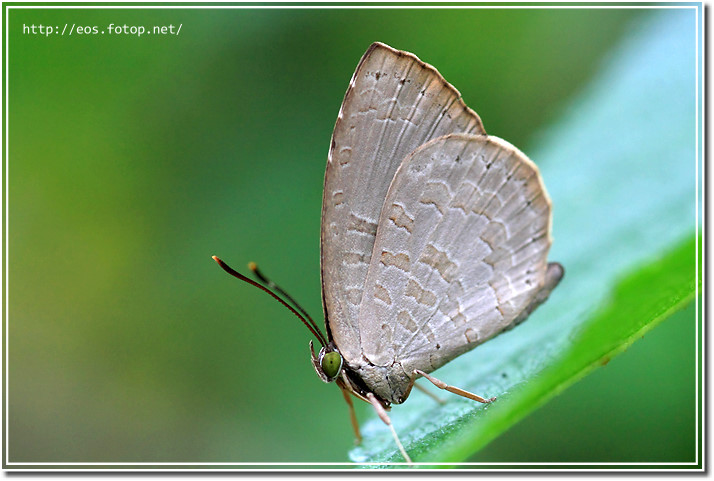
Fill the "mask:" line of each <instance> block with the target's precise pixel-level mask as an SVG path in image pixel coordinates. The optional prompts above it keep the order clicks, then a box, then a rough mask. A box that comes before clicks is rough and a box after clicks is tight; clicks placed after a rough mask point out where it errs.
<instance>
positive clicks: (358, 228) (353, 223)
mask: <svg viewBox="0 0 714 481" xmlns="http://www.w3.org/2000/svg"><path fill="white" fill-rule="evenodd" d="M347 230H350V231H353V232H359V233H361V234H369V235H371V236H374V235H375V234H377V223H376V222H372V221H371V220H369V219H363V218H361V217H359V216H357V215H356V214H355V213H353V212H352V213H350V219H349V224H348V225H347Z"/></svg>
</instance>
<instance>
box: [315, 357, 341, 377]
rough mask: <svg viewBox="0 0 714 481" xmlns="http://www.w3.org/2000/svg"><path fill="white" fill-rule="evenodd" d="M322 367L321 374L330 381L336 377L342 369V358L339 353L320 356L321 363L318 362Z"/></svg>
mask: <svg viewBox="0 0 714 481" xmlns="http://www.w3.org/2000/svg"><path fill="white" fill-rule="evenodd" d="M320 365H321V366H322V372H324V373H325V376H327V377H328V378H329V379H330V380H332V379H334V378H336V377H337V375H338V374H339V373H340V369H342V356H341V355H340V353H339V352H335V351H332V352H328V353H326V354H325V355H324V356H322V361H321V362H320Z"/></svg>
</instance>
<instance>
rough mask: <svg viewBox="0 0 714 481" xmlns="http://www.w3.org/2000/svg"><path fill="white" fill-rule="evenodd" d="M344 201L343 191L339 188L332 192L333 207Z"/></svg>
mask: <svg viewBox="0 0 714 481" xmlns="http://www.w3.org/2000/svg"><path fill="white" fill-rule="evenodd" d="M344 201H345V193H344V192H343V191H341V190H336V191H334V192H333V193H332V203H333V205H334V206H335V207H337V206H338V205H340V204H342V203H343V202H344Z"/></svg>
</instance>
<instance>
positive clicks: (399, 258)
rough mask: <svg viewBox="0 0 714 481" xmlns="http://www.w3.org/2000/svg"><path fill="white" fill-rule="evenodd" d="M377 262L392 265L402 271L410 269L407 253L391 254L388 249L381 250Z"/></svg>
mask: <svg viewBox="0 0 714 481" xmlns="http://www.w3.org/2000/svg"><path fill="white" fill-rule="evenodd" d="M379 262H380V263H382V264H383V265H385V266H393V267H396V268H397V269H401V270H402V271H404V272H409V271H410V260H409V255H407V254H405V253H403V252H399V253H397V254H393V253H391V252H389V251H385V250H383V251H382V255H381V256H380V258H379Z"/></svg>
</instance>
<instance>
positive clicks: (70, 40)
mask: <svg viewBox="0 0 714 481" xmlns="http://www.w3.org/2000/svg"><path fill="white" fill-rule="evenodd" d="M651 15H653V12H652V11H648V10H646V9H645V10H630V9H597V10H591V9H527V10H525V9H524V10H520V9H358V8H344V9H329V10H328V9H207V8H204V9H175V8H168V9H141V10H139V9H62V8H57V9H41V8H40V9H12V10H10V11H9V13H8V15H7V19H6V20H7V22H8V23H7V28H8V35H9V46H10V48H9V58H8V60H9V72H8V73H9V97H8V99H7V100H8V104H7V105H8V108H9V138H8V142H9V169H8V177H7V179H6V180H7V182H8V184H7V188H8V193H9V211H8V213H9V216H8V218H7V229H8V230H7V234H8V239H7V242H8V243H9V253H10V254H9V257H8V259H7V266H8V269H9V298H8V299H7V302H8V304H9V317H8V319H7V321H8V323H9V338H8V340H7V347H8V350H9V375H8V377H7V378H6V381H7V389H8V394H9V411H8V419H7V428H8V430H9V458H8V459H7V461H10V462H341V461H347V451H348V449H349V448H350V447H351V446H352V443H353V435H352V430H351V427H350V424H349V420H348V417H347V409H346V406H345V405H344V401H343V400H342V396H341V395H340V393H339V392H338V390H337V389H336V388H335V387H334V386H328V385H325V384H323V383H322V382H320V381H319V379H318V378H317V376H316V375H315V373H314V371H313V369H312V366H311V365H310V361H309V352H308V346H307V344H308V340H309V339H310V335H309V333H308V332H307V330H306V329H305V328H304V327H303V326H302V325H301V324H300V323H299V322H298V321H297V319H295V318H293V317H292V316H291V315H290V314H289V313H288V312H287V311H285V310H284V309H283V308H282V307H281V306H280V305H278V304H277V303H275V302H273V301H272V300H271V299H269V298H268V297H267V296H266V295H264V294H262V293H260V292H258V291H257V290H256V289H254V288H251V287H250V286H247V285H245V284H241V283H239V282H238V281H237V280H235V279H233V278H231V277H229V276H227V275H226V274H225V273H223V272H222V271H221V270H220V269H219V268H218V267H217V266H216V265H215V263H214V262H213V261H212V260H211V258H210V256H211V255H213V254H216V255H219V256H221V257H222V258H224V260H226V261H227V262H229V263H230V264H233V265H234V267H236V268H238V269H240V270H244V271H245V268H244V265H245V263H247V262H248V261H256V262H257V263H258V264H259V265H260V266H261V268H262V269H263V270H264V272H265V273H267V274H268V275H269V276H270V277H272V278H273V279H275V280H277V281H278V282H279V283H280V284H281V285H282V286H283V287H284V288H285V289H286V290H288V292H290V293H291V294H292V295H293V296H294V297H295V298H296V299H298V300H299V301H300V302H301V304H302V305H303V307H305V308H306V309H307V310H308V311H309V312H310V313H312V314H313V317H316V318H320V319H321V315H320V312H321V309H322V307H321V301H320V278H319V243H318V241H319V229H320V205H321V198H322V182H323V179H322V176H323V172H324V167H325V161H326V154H327V149H328V144H329V141H330V134H331V132H332V127H333V125H334V122H335V119H336V116H337V112H338V109H339V107H340V103H341V101H342V97H343V95H344V92H345V89H346V88H347V84H348V82H349V79H350V77H351V75H352V72H353V71H354V68H355V66H356V65H357V62H358V60H359V58H360V56H361V55H362V53H363V52H364V50H365V49H366V48H367V47H368V46H369V44H370V43H371V42H373V41H375V40H379V41H383V42H386V43H388V44H390V45H392V46H394V47H396V48H400V49H404V50H409V51H411V52H414V53H416V54H417V55H418V56H419V57H420V58H422V59H423V60H425V61H427V62H429V63H432V64H434V65H436V66H437V68H438V69H439V70H440V72H441V73H442V74H443V75H444V76H445V77H446V78H447V80H449V81H450V82H451V83H453V84H454V85H455V86H456V87H457V88H459V89H460V91H461V93H462V95H463V97H464V100H465V101H466V103H467V104H468V105H469V106H471V107H472V108H474V109H475V110H476V111H477V112H478V113H479V115H480V116H481V118H482V119H483V121H484V125H485V127H486V129H487V131H488V132H489V133H491V134H495V135H498V136H500V137H503V138H505V139H508V140H509V141H510V142H512V143H513V144H514V145H517V146H519V147H521V148H522V149H523V150H524V151H526V152H528V148H529V145H533V144H534V143H536V142H537V141H538V136H539V132H542V131H543V129H544V128H545V126H547V125H549V123H551V122H553V121H554V120H555V119H556V118H557V117H558V115H559V113H561V112H562V111H563V110H564V109H566V108H567V106H568V102H569V100H571V99H572V98H573V97H574V96H575V95H577V93H578V92H579V91H581V90H582V89H583V88H584V87H585V86H586V85H587V84H588V81H589V79H590V78H592V76H593V75H595V74H596V73H597V71H598V68H599V67H600V66H601V65H602V63H603V62H604V60H605V59H607V58H608V55H610V53H611V52H612V51H613V49H614V48H615V47H616V46H617V45H618V44H619V43H620V42H622V41H623V40H624V39H625V38H626V37H627V36H628V33H629V32H630V31H631V30H632V29H633V26H634V25H637V24H639V23H640V22H642V21H644V20H646V17H648V16H651ZM65 23H67V24H69V25H72V24H76V25H87V26H97V27H98V28H99V29H100V30H102V29H106V27H107V26H108V25H109V24H115V25H124V24H127V25H143V26H146V27H150V26H153V25H169V24H173V25H174V26H178V25H181V31H180V35H178V36H170V35H167V36H149V35H146V36H142V37H137V36H133V35H109V34H104V35H101V34H100V35H85V36H79V35H73V36H61V35H54V34H53V35H50V36H48V37H45V36H42V35H29V34H24V33H23V25H28V26H29V25H33V24H34V25H40V24H42V25H50V26H53V28H60V29H61V28H62V26H63V25H64V24H65ZM537 161H538V162H539V163H541V164H542V163H547V161H548V159H537ZM555 222H556V223H557V219H556V220H555ZM693 317H694V308H693V306H692V307H690V308H688V309H686V310H684V311H681V312H680V313H678V314H677V315H675V316H673V317H672V318H671V319H669V320H667V321H666V322H665V323H664V324H663V325H662V326H660V327H658V328H657V329H655V330H654V331H652V332H651V333H650V334H648V335H647V336H646V337H645V338H644V339H643V340H641V341H638V342H636V343H635V344H634V345H633V346H632V347H631V348H630V349H629V350H628V351H627V352H626V353H625V354H623V355H622V356H619V357H617V358H615V359H614V360H613V361H612V362H611V363H610V364H608V365H607V366H606V367H605V368H604V369H600V370H598V371H596V372H595V373H594V374H592V375H591V376H589V377H588V378H586V379H585V380H583V381H582V382H580V383H578V384H576V385H575V386H573V387H572V388H571V389H569V390H568V391H566V392H565V393H564V394H563V395H561V396H559V397H557V398H556V399H555V400H553V401H552V402H551V403H549V404H548V405H546V406H545V407H543V408H542V409H540V410H538V411H537V412H535V413H534V414H533V415H532V416H530V417H529V418H527V419H526V420H524V421H523V422H521V423H519V424H518V425H516V426H515V427H514V428H513V429H511V430H510V431H508V432H507V433H506V434H505V435H504V436H502V437H501V438H499V439H498V440H496V441H495V442H494V443H492V444H491V445H489V446H488V447H487V448H486V449H485V450H484V451H482V452H480V453H478V454H477V455H476V457H475V458H474V460H476V461H616V462H617V461H677V462H681V461H691V460H693V458H694V447H695V439H696V431H695V418H694V416H695V412H694V409H693V407H694V406H695V403H696V397H695V390H694V379H695V375H694V367H695V350H694V330H695V323H694V322H693V320H692V319H693ZM662 352H666V353H667V355H666V356H661V355H659V354H658V353H662ZM663 393H666V396H663V395H662V394H663ZM357 408H358V416H359V418H360V419H361V420H364V419H366V418H367V417H371V416H373V414H372V413H371V412H370V408H369V406H367V405H358V406H357ZM396 409H399V408H398V407H397V408H396Z"/></svg>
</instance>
